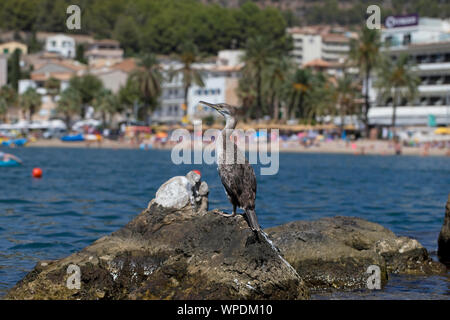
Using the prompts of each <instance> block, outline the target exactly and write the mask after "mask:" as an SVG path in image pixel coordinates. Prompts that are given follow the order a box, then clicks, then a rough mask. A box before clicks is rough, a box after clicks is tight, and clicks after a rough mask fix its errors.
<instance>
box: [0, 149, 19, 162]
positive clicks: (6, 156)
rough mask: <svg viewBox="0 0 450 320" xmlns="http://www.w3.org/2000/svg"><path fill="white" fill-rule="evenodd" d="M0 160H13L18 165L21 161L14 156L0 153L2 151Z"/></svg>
mask: <svg viewBox="0 0 450 320" xmlns="http://www.w3.org/2000/svg"><path fill="white" fill-rule="evenodd" d="M0 160H1V161H5V162H7V161H9V160H14V161H17V162H18V163H22V160H20V159H19V158H17V157H16V156H14V155H12V154H10V153H5V152H2V151H0Z"/></svg>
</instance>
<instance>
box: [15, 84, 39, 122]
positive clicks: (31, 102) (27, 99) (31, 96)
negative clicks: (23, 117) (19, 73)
mask: <svg viewBox="0 0 450 320" xmlns="http://www.w3.org/2000/svg"><path fill="white" fill-rule="evenodd" d="M19 106H20V108H21V109H22V110H23V112H24V113H28V121H31V119H32V117H33V114H35V113H36V112H37V111H38V109H39V107H40V106H41V96H40V94H39V93H37V92H36V90H35V89H34V88H28V89H27V90H26V91H25V92H24V93H23V94H22V95H20V97H19Z"/></svg>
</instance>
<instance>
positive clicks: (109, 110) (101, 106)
mask: <svg viewBox="0 0 450 320" xmlns="http://www.w3.org/2000/svg"><path fill="white" fill-rule="evenodd" d="M93 107H94V109H95V111H97V112H99V113H100V114H101V117H102V124H103V126H104V127H110V125H111V118H112V116H113V115H114V114H115V113H116V112H117V111H119V109H120V102H119V99H118V97H117V96H116V95H115V94H113V93H112V92H111V90H108V89H102V90H101V91H100V92H99V93H98V95H97V96H96V97H95V99H94V101H93ZM108 116H109V119H107V117H108Z"/></svg>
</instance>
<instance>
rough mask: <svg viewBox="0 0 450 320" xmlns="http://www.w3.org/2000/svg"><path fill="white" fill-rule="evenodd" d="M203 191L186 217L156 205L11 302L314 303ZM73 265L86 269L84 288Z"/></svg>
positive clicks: (57, 265)
mask: <svg viewBox="0 0 450 320" xmlns="http://www.w3.org/2000/svg"><path fill="white" fill-rule="evenodd" d="M172 182H173V181H172ZM200 186H201V184H200V183H198V191H200V190H201V191H202V192H200V193H199V194H198V195H197V197H196V199H194V200H195V201H194V203H187V204H186V205H185V206H184V207H183V208H181V209H178V208H173V207H172V208H170V207H163V206H162V205H160V204H158V203H156V201H155V200H153V201H151V202H150V204H149V207H148V209H146V210H144V211H143V212H142V213H141V214H139V215H138V216H137V217H136V218H135V219H133V220H132V221H131V222H130V223H128V224H127V225H126V226H125V227H123V228H122V229H120V230H118V231H116V232H114V233H113V234H111V235H110V236H106V237H103V238H100V239H99V240H97V241H96V242H94V243H93V244H92V245H90V246H88V247H86V248H85V249H83V250H82V251H80V252H77V253H75V254H72V255H70V256H68V257H66V258H63V259H60V260H56V261H41V262H39V263H38V264H37V265H36V267H35V268H34V270H32V271H31V272H30V273H29V274H28V275H26V276H25V278H24V279H22V280H21V281H20V282H18V283H17V284H16V286H15V287H14V288H13V289H12V290H11V291H10V292H9V293H8V294H7V295H6V299H306V298H308V289H307V288H306V286H305V285H304V282H303V281H302V280H301V278H300V277H299V276H298V275H297V273H296V272H295V270H293V269H292V267H291V266H290V265H289V264H287V263H286V262H285V261H284V260H283V259H282V258H281V257H280V255H279V253H278V252H277V251H276V250H274V249H273V247H272V246H271V245H270V243H268V242H267V241H264V240H263V241H261V240H259V239H258V237H256V236H255V234H254V233H253V232H252V231H251V230H250V229H249V228H248V225H247V222H246V221H245V220H244V218H243V217H242V216H236V217H234V218H224V217H222V216H220V215H218V214H217V213H215V212H212V211H207V210H206V208H207V197H206V196H205V195H204V194H205V192H206V193H207V189H206V190H205V185H203V187H200ZM202 193H203V196H202V195H200V194H202ZM205 202H206V203H205ZM71 265H72V267H71V268H73V265H75V266H76V268H79V275H80V281H79V286H78V288H77V287H76V286H75V285H74V284H76V281H74V280H73V279H74V276H75V273H72V274H70V273H69V274H68V268H69V266H71ZM68 282H69V286H68V285H67V284H68Z"/></svg>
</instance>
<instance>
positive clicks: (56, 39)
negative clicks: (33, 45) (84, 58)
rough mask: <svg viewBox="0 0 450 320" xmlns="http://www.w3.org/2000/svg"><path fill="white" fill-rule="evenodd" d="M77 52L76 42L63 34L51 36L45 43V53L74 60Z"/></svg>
mask: <svg viewBox="0 0 450 320" xmlns="http://www.w3.org/2000/svg"><path fill="white" fill-rule="evenodd" d="M75 50H76V47H75V40H74V39H73V38H72V37H69V36H66V35H63V34H57V35H55V36H50V37H48V38H47V39H46V41H45V51H47V52H54V53H58V54H60V55H61V56H63V57H66V58H74V57H75V53H76V52H75Z"/></svg>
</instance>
